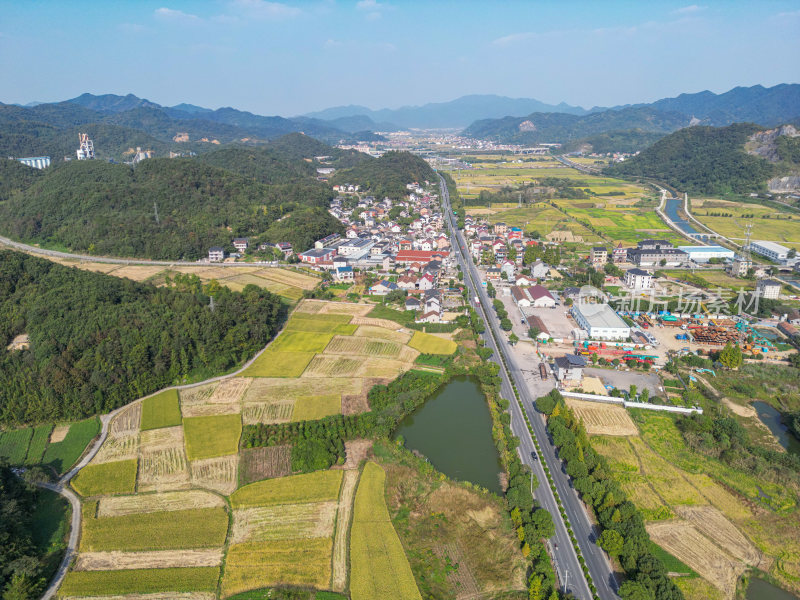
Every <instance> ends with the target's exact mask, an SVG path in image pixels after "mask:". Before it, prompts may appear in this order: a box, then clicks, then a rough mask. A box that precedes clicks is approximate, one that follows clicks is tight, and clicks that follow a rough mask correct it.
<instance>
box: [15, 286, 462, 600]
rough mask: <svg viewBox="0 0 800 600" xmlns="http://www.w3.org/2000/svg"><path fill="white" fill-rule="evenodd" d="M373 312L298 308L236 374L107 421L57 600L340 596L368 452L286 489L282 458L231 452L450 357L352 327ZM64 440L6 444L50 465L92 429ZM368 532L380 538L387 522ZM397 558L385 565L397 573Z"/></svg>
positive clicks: (403, 335) (363, 406) (329, 306)
mask: <svg viewBox="0 0 800 600" xmlns="http://www.w3.org/2000/svg"><path fill="white" fill-rule="evenodd" d="M371 308H372V306H371V305H359V304H344V303H334V302H320V301H311V302H308V304H306V301H303V302H301V303H300V305H299V309H298V310H297V311H296V312H295V313H293V315H292V317H291V318H290V319H289V321H288V323H287V326H286V328H285V330H283V331H282V332H281V333H280V335H279V336H278V337H277V338H276V339H275V340H274V341H273V343H271V344H270V346H269V347H268V349H267V350H266V351H265V352H264V353H262V354H261V356H260V357H259V358H258V359H257V360H256V361H254V363H253V364H252V365H251V366H250V367H249V368H248V369H247V371H246V372H244V373H243V374H240V375H237V376H234V377H227V378H222V379H220V380H215V381H211V382H207V383H203V384H200V385H196V386H192V387H189V388H186V389H180V390H175V389H172V390H165V391H163V392H160V393H158V394H155V395H153V396H150V397H148V398H144V399H141V400H139V401H136V402H134V403H131V404H130V405H128V406H126V407H124V408H123V409H122V410H120V411H119V412H118V413H116V414H115V416H114V417H113V418H112V420H111V421H110V423H109V427H108V436H107V438H106V440H105V441H104V443H103V445H102V446H101V447H100V449H99V451H98V452H97V454H96V455H95V456H94V457H93V459H92V461H91V462H90V463H89V465H87V466H86V467H84V468H83V469H82V470H81V471H80V472H79V474H78V475H77V476H76V477H75V478H74V479H73V481H72V486H73V488H74V489H75V490H76V491H77V492H78V493H79V494H80V495H81V496H82V497H83V506H82V516H83V520H82V531H81V542H80V547H79V551H78V555H77V557H76V560H75V562H74V563H73V565H72V566H71V570H70V572H69V574H68V577H67V580H66V581H65V583H64V587H63V588H62V590H61V591H60V592H59V594H60V596H61V597H92V596H97V595H101V590H107V591H108V592H107V593H106V594H103V595H108V594H112V595H115V596H120V597H122V599H124V598H125V597H128V598H129V600H137V599H138V598H139V597H141V595H143V594H149V593H153V592H154V591H159V592H161V593H170V592H178V591H179V592H181V593H184V592H185V593H186V594H203V599H204V600H212V599H214V598H217V597H228V596H231V595H235V594H239V593H244V592H249V591H251V590H260V589H263V588H268V587H273V586H300V587H307V588H314V589H318V590H331V591H332V592H347V591H348V588H349V581H350V580H351V578H350V566H349V565H350V552H351V549H350V548H351V547H350V541H349V540H350V538H349V531H350V520H351V518H352V516H353V514H354V513H353V503H354V498H355V494H356V489H357V482H358V479H359V475H358V469H359V467H360V464H359V463H360V462H361V460H362V459H363V458H364V457H365V456H366V451H364V452H361V454H359V455H358V456H360V458H355V457H354V458H353V460H348V462H346V463H345V464H344V465H342V466H340V467H337V468H335V469H332V470H329V471H318V472H313V473H308V474H299V475H297V474H292V470H291V447H289V446H282V447H270V448H252V449H242V448H239V438H240V436H241V430H242V427H243V425H245V424H250V423H280V422H289V421H305V420H315V419H320V418H323V417H325V416H329V415H334V414H340V413H342V412H347V414H353V413H354V412H360V411H363V410H367V409H368V405H367V402H366V394H367V392H368V391H369V389H370V387H371V386H372V385H374V384H375V383H377V382H386V381H387V380H388V379H391V378H394V377H396V376H397V375H398V374H399V373H401V372H403V371H404V370H408V369H410V368H412V366H413V363H414V360H415V359H416V358H417V356H419V350H417V349H415V348H414V347H412V346H417V347H419V348H422V349H424V350H425V351H426V352H428V353H432V352H443V353H448V352H453V351H454V349H455V348H454V346H455V344H454V343H453V342H451V341H450V340H448V339H444V338H443V337H439V336H432V335H426V334H421V333H417V334H415V335H414V338H413V343H412V333H411V332H407V331H401V330H400V326H399V325H398V324H396V323H393V322H386V323H383V322H373V321H372V320H370V321H369V322H368V323H367V322H365V323H361V322H359V323H353V322H352V321H354V320H355V319H364V318H366V317H364V315H366V314H367V312H368V311H369V310H370V309H371ZM76 425H77V428H76ZM76 425H72V426H59V427H56V428H53V427H51V426H48V427H46V428H42V429H41V430H36V431H34V430H33V429H28V430H25V431H22V432H20V433H15V434H14V436H12V438H9V439H10V440H11V441H13V442H14V444H13V448H14V451H15V452H16V454H17V456H18V457H19V458H20V460H24V459H25V457H26V456H27V451H28V448H29V447H31V446H32V445H33V446H34V447H33V452H34V453H43V454H44V455H45V456H47V453H48V452H50V454H52V455H54V456H55V451H56V450H59V449H60V448H61V447H62V446H64V447H72V446H74V445H75V444H74V439H77V438H76V436H77V434H78V433H81V434H82V436H83V438H85V437H86V436H89V435H90V436H91V437H94V435H95V434H96V431H97V424H96V422H95V421H92V420H90V421H89V422H85V423H83V422H82V423H79V424H76ZM90 426H91V427H90ZM91 437H89V439H91ZM4 439H5V438H2V437H0V443H2V441H3V440H4ZM34 439H36V443H35V444H33V441H34ZM42 439H46V440H49V441H48V442H47V445H46V449H43V448H42V443H41V440H42ZM6 447H8V448H11V447H12V444H11V443H8V444H6V446H3V445H0V449H4V448H6ZM18 448H22V450H19V449H18ZM367 448H368V446H367ZM82 449H83V447H81V449H80V450H81V451H82ZM3 451H5V450H3ZM348 452H349V450H348ZM61 454H64V452H63V451H61ZM70 464H71V463H70ZM368 480H369V477H368V478H367V481H368ZM384 511H385V507H384ZM365 526H366V525H365ZM380 527H382V528H383V529H387V528H388V529H387V531H389V530H392V526H391V523H390V522H388V521H387V522H385V523H384V524H382V525H380ZM392 531H393V530H392ZM395 541H397V540H396V538H395ZM398 543H399V542H398ZM399 551H400V553H401V554H400V555H398V554H397V553H396V552H394V551H393V552H394V554H392V556H390V560H391V561H395V562H396V561H398V560H400V558H402V559H403V560H405V555H404V554H402V552H403V550H402V546H400V547H399ZM398 557H399V558H398ZM392 564H394V563H392ZM405 564H406V568H408V564H407V562H406V563H405ZM159 573H162V574H163V576H164V577H163V586H160V585H159V584H158V575H159ZM212 580H213V583H212ZM411 582H412V584H413V577H412V578H411ZM414 589H416V588H414Z"/></svg>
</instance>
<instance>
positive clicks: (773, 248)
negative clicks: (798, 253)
mask: <svg viewBox="0 0 800 600" xmlns="http://www.w3.org/2000/svg"><path fill="white" fill-rule="evenodd" d="M750 251H751V252H755V253H756V254H759V255H761V256H763V257H764V258H768V259H769V260H771V261H773V262H777V263H780V262H784V261H785V260H786V259H787V258H789V248H787V247H786V246H781V245H780V244H776V243H775V242H766V241H763V240H758V241H755V242H750Z"/></svg>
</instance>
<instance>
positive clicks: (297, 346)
mask: <svg viewBox="0 0 800 600" xmlns="http://www.w3.org/2000/svg"><path fill="white" fill-rule="evenodd" d="M331 338H333V335H332V334H329V333H316V332H311V331H285V332H283V333H281V334H280V335H279V336H278V337H277V338H276V339H275V341H274V342H272V345H271V346H270V349H271V350H272V351H273V352H275V351H279V352H280V351H283V352H322V351H323V350H325V346H327V345H328V342H330V341H331Z"/></svg>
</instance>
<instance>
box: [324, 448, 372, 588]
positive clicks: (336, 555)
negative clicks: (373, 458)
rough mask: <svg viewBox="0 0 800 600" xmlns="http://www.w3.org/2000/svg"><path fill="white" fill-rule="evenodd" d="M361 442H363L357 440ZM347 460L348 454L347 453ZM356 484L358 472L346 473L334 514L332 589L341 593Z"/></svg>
mask: <svg viewBox="0 0 800 600" xmlns="http://www.w3.org/2000/svg"><path fill="white" fill-rule="evenodd" d="M359 441H361V442H363V441H364V440H359ZM348 459H349V452H348ZM357 484H358V471H355V470H353V471H347V472H346V473H345V474H344V478H343V480H342V489H341V494H340V495H339V507H338V510H337V514H336V536H335V537H334V540H333V561H332V562H333V572H332V577H331V580H332V587H333V589H334V590H336V591H337V592H343V591H344V590H345V587H346V586H347V554H348V553H347V551H348V548H347V538H348V534H349V532H350V520H351V518H352V515H353V497H354V496H355V491H356V485H357Z"/></svg>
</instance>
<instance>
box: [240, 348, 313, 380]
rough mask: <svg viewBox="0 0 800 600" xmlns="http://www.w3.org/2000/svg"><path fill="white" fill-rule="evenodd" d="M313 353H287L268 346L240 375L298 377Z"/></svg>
mask: <svg viewBox="0 0 800 600" xmlns="http://www.w3.org/2000/svg"><path fill="white" fill-rule="evenodd" d="M314 355H315V354H314V352H287V351H285V350H284V351H278V350H273V349H272V346H270V347H269V348H268V349H267V350H265V351H264V352H262V353H261V354H260V355H259V357H258V358H257V359H256V360H255V361H253V364H252V365H250V366H249V367H248V368H247V369H246V370H245V371H244V373H242V375H244V376H246V377H300V375H302V374H303V371H304V370H305V368H306V366H307V365H308V363H309V362H311V359H312V358H314Z"/></svg>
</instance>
